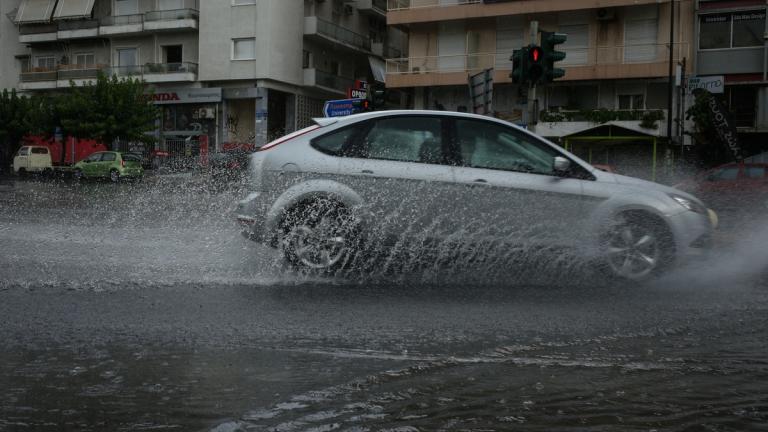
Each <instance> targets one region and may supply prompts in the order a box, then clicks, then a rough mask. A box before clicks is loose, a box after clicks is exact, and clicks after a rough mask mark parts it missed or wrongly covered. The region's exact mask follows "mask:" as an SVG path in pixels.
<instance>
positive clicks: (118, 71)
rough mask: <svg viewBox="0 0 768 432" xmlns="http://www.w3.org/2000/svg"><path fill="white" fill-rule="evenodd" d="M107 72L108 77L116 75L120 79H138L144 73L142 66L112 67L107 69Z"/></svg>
mask: <svg viewBox="0 0 768 432" xmlns="http://www.w3.org/2000/svg"><path fill="white" fill-rule="evenodd" d="M107 72H108V74H109V75H117V76H120V77H132V76H138V77H140V76H141V75H142V74H143V73H144V66H141V65H133V66H112V67H110V68H109V69H107Z"/></svg>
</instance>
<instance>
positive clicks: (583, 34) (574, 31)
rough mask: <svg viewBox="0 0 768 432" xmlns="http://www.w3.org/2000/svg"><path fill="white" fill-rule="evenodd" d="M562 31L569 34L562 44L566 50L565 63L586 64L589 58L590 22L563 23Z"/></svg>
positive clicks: (564, 50) (560, 30)
mask: <svg viewBox="0 0 768 432" xmlns="http://www.w3.org/2000/svg"><path fill="white" fill-rule="evenodd" d="M559 32H560V33H565V34H567V35H568V39H567V40H566V41H565V43H564V44H563V45H562V47H563V48H562V50H563V52H565V59H564V60H563V64H569V65H585V64H587V62H588V59H589V24H571V25H561V26H560V29H559Z"/></svg>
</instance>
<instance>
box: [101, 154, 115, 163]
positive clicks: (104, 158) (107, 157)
mask: <svg viewBox="0 0 768 432" xmlns="http://www.w3.org/2000/svg"><path fill="white" fill-rule="evenodd" d="M116 156H117V155H115V154H114V153H104V156H102V157H101V161H102V162H114V161H115V159H116Z"/></svg>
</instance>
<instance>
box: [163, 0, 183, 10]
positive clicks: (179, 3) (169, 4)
mask: <svg viewBox="0 0 768 432" xmlns="http://www.w3.org/2000/svg"><path fill="white" fill-rule="evenodd" d="M179 9H184V0H160V10H166V11H167V10H179Z"/></svg>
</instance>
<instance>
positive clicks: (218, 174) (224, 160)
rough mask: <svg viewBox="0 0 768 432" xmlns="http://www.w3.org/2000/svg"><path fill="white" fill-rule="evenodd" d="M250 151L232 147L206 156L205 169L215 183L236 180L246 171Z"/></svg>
mask: <svg viewBox="0 0 768 432" xmlns="http://www.w3.org/2000/svg"><path fill="white" fill-rule="evenodd" d="M251 154H252V152H249V151H245V150H240V149H234V150H229V151H224V152H218V153H212V154H211V155H209V156H208V165H207V170H208V172H209V173H210V174H211V179H212V180H213V181H214V182H216V183H230V182H232V181H236V180H238V179H240V178H242V176H243V175H244V174H245V173H246V171H247V169H248V160H249V159H250V156H251Z"/></svg>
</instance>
